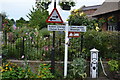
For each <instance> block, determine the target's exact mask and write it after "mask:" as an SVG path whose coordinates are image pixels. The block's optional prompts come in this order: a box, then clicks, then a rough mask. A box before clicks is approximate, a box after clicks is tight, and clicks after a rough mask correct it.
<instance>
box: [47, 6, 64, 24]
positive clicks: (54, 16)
mask: <svg viewBox="0 0 120 80" xmlns="http://www.w3.org/2000/svg"><path fill="white" fill-rule="evenodd" d="M46 22H47V23H63V20H62V18H61V16H60V14H59V13H58V11H57V9H56V8H54V9H53V11H52V12H51V14H50V16H49V17H48V19H47V20H46Z"/></svg>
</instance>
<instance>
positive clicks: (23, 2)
mask: <svg viewBox="0 0 120 80" xmlns="http://www.w3.org/2000/svg"><path fill="white" fill-rule="evenodd" d="M35 1H36V0H0V13H2V12H6V14H7V16H8V18H9V19H12V18H13V19H15V20H18V19H19V18H20V17H23V18H24V19H25V20H28V18H27V17H26V15H27V14H28V13H30V10H32V6H33V7H35ZM74 1H75V2H76V6H75V7H72V9H71V10H73V9H78V8H80V7H81V6H83V5H85V6H93V5H100V4H102V3H103V2H104V1H105V0H74ZM56 2H57V9H58V12H59V13H60V15H61V17H62V19H63V21H65V20H66V19H67V18H68V16H69V15H70V11H64V10H62V9H61V8H60V7H59V5H58V0H56ZM53 3H54V0H52V3H51V5H50V6H49V9H48V11H49V13H51V11H52V10H53V5H54V4H53Z"/></svg>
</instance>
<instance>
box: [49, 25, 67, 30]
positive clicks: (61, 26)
mask: <svg viewBox="0 0 120 80" xmlns="http://www.w3.org/2000/svg"><path fill="white" fill-rule="evenodd" d="M48 31H65V25H48Z"/></svg>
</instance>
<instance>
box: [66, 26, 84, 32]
mask: <svg viewBox="0 0 120 80" xmlns="http://www.w3.org/2000/svg"><path fill="white" fill-rule="evenodd" d="M68 31H71V32H86V26H69V30H68Z"/></svg>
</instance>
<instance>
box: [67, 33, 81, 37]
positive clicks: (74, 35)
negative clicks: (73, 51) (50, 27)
mask: <svg viewBox="0 0 120 80" xmlns="http://www.w3.org/2000/svg"><path fill="white" fill-rule="evenodd" d="M68 37H80V32H68Z"/></svg>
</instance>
